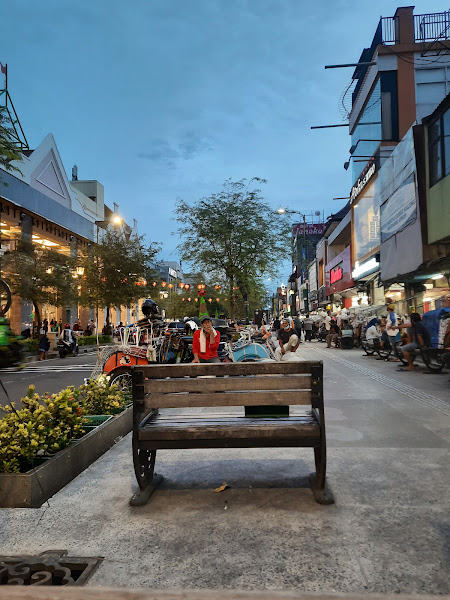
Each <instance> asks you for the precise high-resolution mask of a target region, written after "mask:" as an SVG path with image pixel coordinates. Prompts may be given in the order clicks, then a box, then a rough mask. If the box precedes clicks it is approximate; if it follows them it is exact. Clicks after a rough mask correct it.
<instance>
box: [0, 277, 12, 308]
mask: <svg viewBox="0 0 450 600" xmlns="http://www.w3.org/2000/svg"><path fill="white" fill-rule="evenodd" d="M11 303H12V293H11V288H10V287H9V285H8V284H7V283H6V281H5V280H4V279H0V317H3V316H5V314H6V313H7V312H8V310H9V309H10V308H11Z"/></svg>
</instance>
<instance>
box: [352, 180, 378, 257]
mask: <svg viewBox="0 0 450 600" xmlns="http://www.w3.org/2000/svg"><path fill="white" fill-rule="evenodd" d="M375 183H376V182H372V183H370V184H369V185H368V186H367V187H366V188H365V189H364V191H363V192H362V194H361V196H360V197H359V199H358V202H357V203H356V204H354V205H353V217H352V218H353V230H354V244H355V260H358V261H361V260H364V259H365V258H368V257H369V256H370V255H371V254H373V252H374V251H375V250H377V249H378V246H379V245H380V208H379V206H378V197H379V194H377V193H376V191H375Z"/></svg>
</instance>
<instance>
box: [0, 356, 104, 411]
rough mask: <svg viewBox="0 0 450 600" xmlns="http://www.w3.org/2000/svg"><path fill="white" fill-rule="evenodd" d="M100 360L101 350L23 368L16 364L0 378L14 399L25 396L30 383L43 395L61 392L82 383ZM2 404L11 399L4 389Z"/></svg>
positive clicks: (2, 373)
mask: <svg viewBox="0 0 450 600" xmlns="http://www.w3.org/2000/svg"><path fill="white" fill-rule="evenodd" d="M96 360H97V352H96V351H91V352H89V353H86V354H85V353H80V355H79V356H77V357H76V358H71V357H67V358H63V359H60V358H57V359H56V358H55V359H49V360H45V361H41V362H32V363H28V364H26V365H25V367H24V368H23V369H17V368H15V367H13V368H10V369H3V370H1V371H0V379H1V381H2V382H3V385H4V386H5V388H6V390H7V392H8V394H9V397H10V399H11V400H12V401H15V402H18V401H19V400H20V399H21V398H23V397H24V396H25V394H26V393H27V390H28V386H30V385H34V386H35V387H36V391H37V392H38V393H39V394H43V393H44V392H49V393H51V394H54V393H57V392H59V391H61V390H62V389H64V388H65V387H67V386H69V385H74V386H80V385H82V383H83V381H84V379H85V378H86V377H89V375H90V374H91V372H92V369H93V367H94V365H95V363H96ZM0 398H1V400H0V405H4V404H5V403H6V402H7V399H6V398H5V395H4V392H3V390H1V395H0Z"/></svg>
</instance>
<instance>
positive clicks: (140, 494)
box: [130, 473, 163, 506]
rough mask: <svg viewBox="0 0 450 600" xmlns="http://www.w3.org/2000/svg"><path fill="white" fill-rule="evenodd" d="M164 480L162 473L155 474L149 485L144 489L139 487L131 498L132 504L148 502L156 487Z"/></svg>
mask: <svg viewBox="0 0 450 600" xmlns="http://www.w3.org/2000/svg"><path fill="white" fill-rule="evenodd" d="M162 480H163V476H162V475H157V474H156V473H155V474H154V475H153V478H152V480H151V483H149V484H148V485H147V487H145V488H143V489H139V490H138V491H137V492H136V493H135V494H133V496H132V497H131V500H130V506H144V504H147V502H148V500H149V498H150V496H151V495H152V494H153V492H154V491H155V489H156V488H157V487H158V486H159V485H160V484H161V482H162Z"/></svg>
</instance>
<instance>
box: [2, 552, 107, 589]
mask: <svg viewBox="0 0 450 600" xmlns="http://www.w3.org/2000/svg"><path fill="white" fill-rule="evenodd" d="M67 554H68V551H67V550H49V551H47V552H42V553H41V554H38V555H37V556H29V555H24V556H0V585H84V584H85V583H86V582H87V580H88V579H89V578H90V577H91V576H92V575H93V573H94V572H95V570H96V569H97V567H98V566H99V565H100V563H101V562H102V560H103V558H100V557H94V558H85V557H79V556H67Z"/></svg>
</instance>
